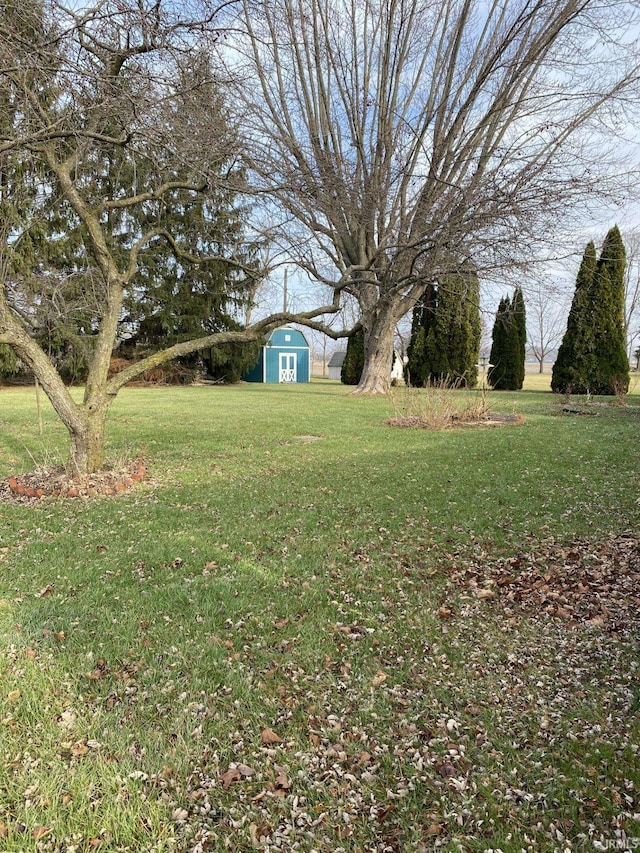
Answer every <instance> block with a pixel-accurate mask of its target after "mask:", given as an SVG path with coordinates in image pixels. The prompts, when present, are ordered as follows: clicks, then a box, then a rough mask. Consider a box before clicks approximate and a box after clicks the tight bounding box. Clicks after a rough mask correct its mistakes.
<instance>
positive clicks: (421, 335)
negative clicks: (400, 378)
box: [404, 284, 436, 388]
mask: <svg viewBox="0 0 640 853" xmlns="http://www.w3.org/2000/svg"><path fill="white" fill-rule="evenodd" d="M435 312H436V290H435V287H434V286H433V285H432V284H430V285H428V287H427V289H426V290H425V292H424V295H423V296H422V299H420V301H419V302H418V303H417V304H416V306H415V308H414V309H413V316H412V320H411V338H410V339H409V346H408V347H407V363H406V365H405V368H404V380H405V382H406V383H407V385H413V386H414V387H416V388H422V386H423V385H424V384H425V383H426V382H428V380H429V373H430V365H429V362H428V361H427V355H426V343H427V337H428V335H429V332H430V330H431V328H432V326H433V323H434V321H435Z"/></svg>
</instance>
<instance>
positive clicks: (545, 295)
mask: <svg viewBox="0 0 640 853" xmlns="http://www.w3.org/2000/svg"><path fill="white" fill-rule="evenodd" d="M525 301H526V305H527V337H528V339H529V347H530V348H531V352H532V353H533V355H534V356H535V359H536V361H537V362H538V372H539V373H544V365H545V360H546V359H547V357H548V355H549V353H550V352H551V351H552V350H553V349H555V348H557V347H558V346H559V344H560V342H561V340H562V335H563V333H564V330H565V327H566V322H567V314H568V306H567V301H566V293H564V292H563V290H562V288H561V287H558V286H554V285H550V286H548V287H547V288H546V289H543V288H541V287H538V286H536V287H527V288H526V289H525Z"/></svg>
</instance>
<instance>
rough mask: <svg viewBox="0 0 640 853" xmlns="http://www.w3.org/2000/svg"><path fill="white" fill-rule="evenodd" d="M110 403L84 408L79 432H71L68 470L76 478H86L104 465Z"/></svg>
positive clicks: (103, 402) (97, 403)
mask: <svg viewBox="0 0 640 853" xmlns="http://www.w3.org/2000/svg"><path fill="white" fill-rule="evenodd" d="M108 411H109V403H108V402H105V401H100V402H94V403H90V404H88V405H87V404H85V405H84V406H83V407H82V414H83V418H82V420H83V424H82V428H81V429H79V430H71V429H70V430H69V436H70V438H71V445H70V448H69V460H68V462H67V470H68V471H69V473H70V474H73V475H74V476H76V477H81V478H82V477H86V476H87V475H89V474H93V473H95V472H96V471H100V470H101V468H102V467H103V465H104V440H105V425H106V420H107V413H108Z"/></svg>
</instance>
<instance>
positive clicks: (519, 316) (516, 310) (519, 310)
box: [511, 287, 527, 390]
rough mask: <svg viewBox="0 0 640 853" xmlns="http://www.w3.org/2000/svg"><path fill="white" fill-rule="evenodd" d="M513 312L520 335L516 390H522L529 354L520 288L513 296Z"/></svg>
mask: <svg viewBox="0 0 640 853" xmlns="http://www.w3.org/2000/svg"><path fill="white" fill-rule="evenodd" d="M511 310H512V311H513V319H514V323H515V328H516V332H517V335H518V360H517V363H516V371H517V374H516V376H517V382H518V385H517V388H516V390H520V388H522V386H523V384H524V373H525V366H524V363H525V358H526V354H527V313H526V309H525V305H524V296H523V294H522V288H520V287H516V289H515V292H514V294H513V302H512V303H511Z"/></svg>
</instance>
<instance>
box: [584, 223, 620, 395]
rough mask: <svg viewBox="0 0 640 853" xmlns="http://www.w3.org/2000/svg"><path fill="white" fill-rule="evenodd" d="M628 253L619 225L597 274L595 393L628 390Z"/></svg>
mask: <svg viewBox="0 0 640 853" xmlns="http://www.w3.org/2000/svg"><path fill="white" fill-rule="evenodd" d="M625 265H626V254H625V249H624V243H623V242H622V237H621V235H620V231H619V230H618V227H617V226H614V227H613V228H612V229H611V230H610V231H609V233H608V234H607V236H606V237H605V241H604V243H603V246H602V251H601V253H600V259H599V260H598V266H597V269H596V274H595V278H594V343H595V359H594V361H595V370H594V375H593V377H592V381H591V393H592V394H608V395H613V394H617V393H623V394H626V393H627V391H628V390H629V359H628V356H627V346H626V338H625V332H624V300H625V288H624V273H625Z"/></svg>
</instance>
